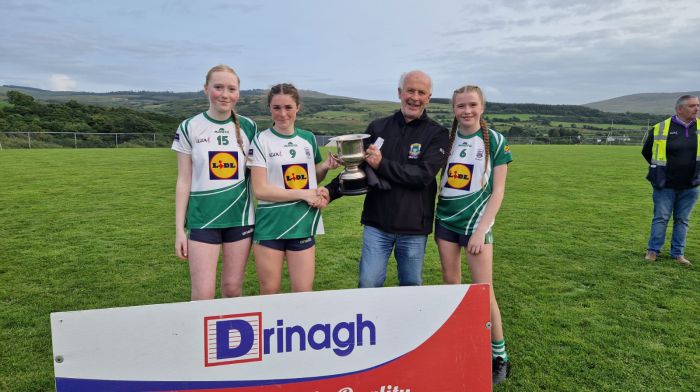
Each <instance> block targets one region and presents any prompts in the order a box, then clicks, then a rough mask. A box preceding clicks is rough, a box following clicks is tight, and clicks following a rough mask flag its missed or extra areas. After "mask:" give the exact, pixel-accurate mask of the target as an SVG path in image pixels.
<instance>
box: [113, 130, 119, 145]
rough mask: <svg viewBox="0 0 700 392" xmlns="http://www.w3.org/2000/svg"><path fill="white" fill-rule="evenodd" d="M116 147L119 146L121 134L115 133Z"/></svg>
mask: <svg viewBox="0 0 700 392" xmlns="http://www.w3.org/2000/svg"><path fill="white" fill-rule="evenodd" d="M114 148H119V134H118V133H115V134H114Z"/></svg>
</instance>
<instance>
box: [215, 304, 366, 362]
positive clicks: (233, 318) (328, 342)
mask: <svg viewBox="0 0 700 392" xmlns="http://www.w3.org/2000/svg"><path fill="white" fill-rule="evenodd" d="M262 320H263V318H262V312H255V313H245V314H231V315H222V316H208V317H205V318H204V330H205V333H204V351H205V358H204V366H205V367H208V366H219V365H229V364H234V363H243V362H256V361H262V360H263V356H264V355H284V354H286V353H291V352H300V351H320V350H332V351H333V353H334V354H335V355H337V356H339V357H345V356H348V355H350V354H352V352H353V351H354V350H355V347H357V346H362V345H364V344H366V343H368V344H369V345H370V346H374V345H376V344H377V328H376V326H375V325H374V323H373V322H372V321H370V320H364V317H363V315H362V314H361V313H358V314H356V315H355V319H354V320H351V321H347V322H339V323H336V324H332V323H327V322H326V323H324V322H321V323H317V324H312V325H306V326H304V325H286V324H285V320H283V319H278V320H276V322H275V326H274V327H271V328H263V324H262V323H263V321H262Z"/></svg>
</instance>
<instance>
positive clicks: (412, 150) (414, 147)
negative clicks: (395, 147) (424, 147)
mask: <svg viewBox="0 0 700 392" xmlns="http://www.w3.org/2000/svg"><path fill="white" fill-rule="evenodd" d="M420 148H421V144H420V143H413V144H411V146H410V147H409V149H408V159H418V155H420Z"/></svg>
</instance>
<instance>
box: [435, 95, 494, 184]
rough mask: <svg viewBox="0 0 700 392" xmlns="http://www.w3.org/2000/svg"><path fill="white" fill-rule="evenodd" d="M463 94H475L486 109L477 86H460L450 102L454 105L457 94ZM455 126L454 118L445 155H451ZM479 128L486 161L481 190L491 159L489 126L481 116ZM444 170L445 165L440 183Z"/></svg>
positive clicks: (455, 131) (457, 121)
mask: <svg viewBox="0 0 700 392" xmlns="http://www.w3.org/2000/svg"><path fill="white" fill-rule="evenodd" d="M463 93H476V95H478V96H479V100H480V101H481V106H482V107H484V108H486V99H484V93H483V91H481V88H479V86H472V85H467V86H462V87H460V88H458V89H457V90H455V91H454V92H453V93H452V102H453V105H454V101H455V98H456V97H457V95H458V94H463ZM457 125H459V120H457V117H454V118H453V119H452V128H451V129H450V138H449V142H448V144H447V153H448V154H451V153H452V144H453V143H454V141H455V137H456V136H457ZM479 126H480V127H481V137H482V138H483V139H484V149H485V150H486V151H484V156H485V159H486V161H485V162H486V165H485V166H484V175H483V176H482V177H481V187H482V188H483V186H484V179H485V178H486V174H487V173H488V172H489V169H490V166H491V165H490V163H491V159H490V158H491V157H490V152H491V138H490V135H489V126H488V124H487V123H486V120H485V119H484V116H483V115H481V116H479ZM445 170H447V164H446V165H445V167H444V168H443V169H442V174H441V175H440V182H441V183H442V177H443V176H444V175H445Z"/></svg>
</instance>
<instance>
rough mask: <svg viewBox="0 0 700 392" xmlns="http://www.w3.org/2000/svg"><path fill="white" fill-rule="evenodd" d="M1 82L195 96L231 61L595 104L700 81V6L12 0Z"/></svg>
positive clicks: (298, 81) (315, 85)
mask: <svg viewBox="0 0 700 392" xmlns="http://www.w3.org/2000/svg"><path fill="white" fill-rule="evenodd" d="M0 10H2V12H0V36H2V37H3V39H1V40H0V85H6V84H12V85H22V86H29V87H36V88H42V89H47V90H75V91H93V92H106V91H115V90H157V91H166V90H167V91H178V92H179V91H195V90H197V89H200V88H201V86H202V84H203V79H204V75H205V74H206V72H207V70H208V69H209V68H210V67H211V66H213V65H215V64H219V63H225V64H229V65H231V66H232V67H233V68H235V69H236V71H237V72H238V74H239V76H240V77H241V84H242V85H241V88H243V89H253V88H261V89H265V88H268V87H269V86H271V85H272V84H275V83H278V82H292V83H294V84H295V85H297V87H299V88H302V89H308V90H316V91H320V92H324V93H328V94H333V95H341V96H348V97H356V98H364V99H381V100H393V101H396V100H397V95H396V87H397V83H398V78H399V76H400V74H401V73H402V72H405V71H408V70H412V69H421V70H424V71H426V72H427V73H428V74H430V75H431V77H432V78H433V83H434V90H433V96H434V97H450V96H451V94H452V91H453V90H454V89H455V88H457V87H459V86H461V85H464V84H478V85H480V86H482V87H483V88H484V91H485V92H486V95H487V99H489V100H491V101H496V102H534V103H547V104H583V103H588V102H593V101H598V100H603V99H608V98H613V97H617V96H621V95H627V94H635V93H642V92H682V91H697V90H700V78H699V76H700V69H699V67H698V65H699V64H700V50H698V49H700V48H699V46H698V42H700V2H699V1H697V0H665V1H647V0H587V1H580V0H578V1H568V0H524V1H518V0H513V1H510V0H474V1H472V0H444V1H443V0H434V1H426V0H352V1H342V2H337V1H327V0H295V1H289V0H265V1H257V0H249V1H243V0H230V1H215V0H211V1H195V0H187V1H184V0H172V1H164V0H147V1H143V0H139V1H133V0H119V1H113V2H102V1H79V0H62V1H57V0H42V1H38V0H17V1H16V0H0Z"/></svg>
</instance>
